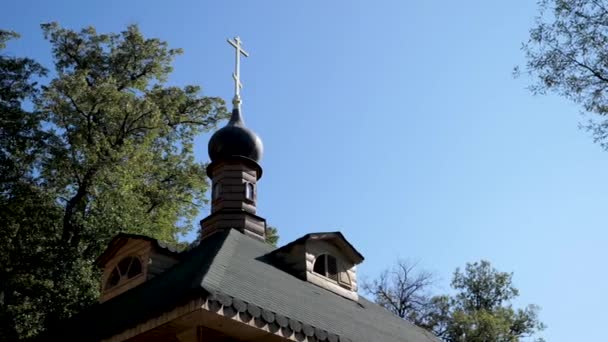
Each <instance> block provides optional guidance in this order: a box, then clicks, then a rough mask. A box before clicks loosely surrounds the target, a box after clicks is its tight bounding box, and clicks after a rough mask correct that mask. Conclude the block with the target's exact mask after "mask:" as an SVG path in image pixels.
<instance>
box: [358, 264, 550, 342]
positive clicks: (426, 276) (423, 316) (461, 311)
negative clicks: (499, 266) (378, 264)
mask: <svg viewBox="0 0 608 342" xmlns="http://www.w3.org/2000/svg"><path fill="white" fill-rule="evenodd" d="M512 276H513V275H512V274H511V273H505V272H499V271H497V270H496V269H494V268H493V267H492V266H491V264H490V263H489V262H487V261H481V262H475V263H470V264H467V265H466V267H465V270H464V271H461V270H460V269H457V270H456V271H455V272H454V277H453V279H452V283H451V285H452V288H453V289H454V294H453V295H440V296H431V295H430V294H429V290H430V287H431V286H432V285H433V279H434V278H433V277H432V275H431V274H430V273H429V272H427V271H423V270H422V271H421V270H416V268H415V265H414V264H412V263H407V262H403V261H399V262H398V263H397V265H396V266H395V267H393V268H391V269H389V270H387V271H385V272H383V273H382V274H381V276H380V277H379V278H378V279H377V280H375V281H373V282H364V283H363V289H364V291H366V292H367V293H368V294H371V295H372V296H373V297H374V299H375V301H376V303H378V304H380V305H382V306H383V307H385V308H386V309H387V310H389V311H391V312H393V313H394V314H396V315H397V316H399V317H401V318H403V319H405V320H408V321H410V322H412V323H413V324H416V325H418V326H420V327H422V328H425V329H427V330H430V331H432V332H434V333H435V334H436V335H437V336H438V337H440V338H441V339H443V340H444V341H446V342H517V341H522V340H523V339H525V338H529V337H533V336H534V335H535V334H536V333H538V332H540V331H542V330H543V329H544V325H543V324H542V323H541V322H540V321H539V319H538V310H539V308H538V307H537V306H535V305H528V306H527V307H525V308H523V309H515V308H513V307H512V305H511V301H512V300H513V299H514V298H516V297H517V296H518V295H519V291H518V290H517V288H515V287H514V286H513V284H512ZM538 341H542V339H538Z"/></svg>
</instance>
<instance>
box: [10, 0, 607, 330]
mask: <svg viewBox="0 0 608 342" xmlns="http://www.w3.org/2000/svg"><path fill="white" fill-rule="evenodd" d="M85 3H86V4H87V5H84V4H85ZM2 7H3V11H1V12H0V22H1V23H2V24H1V26H0V27H2V28H4V29H12V30H16V31H18V32H20V33H21V34H22V36H23V37H22V39H21V40H20V41H18V42H16V43H13V44H11V45H10V46H9V50H8V51H9V52H10V53H12V54H16V55H22V54H27V55H30V56H33V57H36V58H37V59H38V60H40V61H42V62H43V63H45V64H46V65H48V66H50V64H49V62H50V51H49V45H48V44H47V43H46V42H45V41H44V40H43V39H42V34H41V32H40V29H39V24H40V23H42V22H47V21H58V22H59V23H60V24H61V25H63V26H66V27H69V28H75V29H78V28H81V27H83V26H85V25H93V26H95V27H96V28H97V29H98V30H99V31H102V32H103V31H105V32H110V31H112V32H115V31H120V30H122V29H124V28H125V26H126V25H128V24H138V25H140V27H141V29H142V31H143V32H144V33H145V35H147V36H153V37H159V38H161V39H163V40H167V41H168V42H169V43H170V45H171V46H172V47H181V48H184V50H185V54H184V55H183V56H181V57H179V58H178V59H177V60H176V62H175V72H174V73H173V76H172V78H171V80H170V82H171V83H173V84H179V85H185V84H199V85H202V86H203V88H204V91H205V93H206V94H208V95H213V96H222V97H223V98H225V99H227V100H229V99H230V98H231V96H232V89H233V86H232V83H231V82H232V79H231V72H232V68H233V50H232V49H231V48H230V47H229V46H228V44H227V43H226V38H228V37H232V36H234V35H237V34H238V35H240V36H241V38H242V40H243V41H244V45H245V47H246V49H247V50H248V51H249V53H250V55H251V57H250V58H248V59H246V60H245V61H243V64H242V78H243V83H244V88H243V91H242V95H243V100H244V104H243V111H244V115H245V119H246V122H247V124H248V125H249V127H251V128H253V129H254V130H255V131H257V132H258V133H259V134H260V136H261V137H262V139H263V141H264V144H265V156H264V158H263V160H262V167H263V168H264V177H263V178H262V180H261V182H260V184H259V194H258V198H259V214H260V215H262V216H264V217H266V218H267V220H268V221H269V223H270V224H272V225H275V226H277V227H279V229H280V234H281V243H286V242H289V241H291V240H293V239H295V238H297V237H299V236H301V235H303V234H306V233H308V232H313V231H326V230H341V231H342V232H344V234H345V235H346V236H347V238H349V239H350V241H351V242H352V243H353V244H354V245H355V246H356V247H357V248H358V249H359V250H360V251H361V252H362V254H363V255H364V256H365V257H366V260H365V262H364V263H363V264H362V265H361V266H360V267H359V272H360V274H361V275H363V276H367V277H369V278H372V277H374V276H375V275H376V274H377V273H378V272H380V270H382V269H383V268H385V267H387V266H389V265H390V264H391V263H393V262H394V261H395V260H396V259H397V258H398V257H401V258H409V259H411V260H416V261H419V263H420V265H421V266H423V267H425V268H427V269H429V270H432V271H435V272H436V273H437V274H438V275H439V276H440V277H441V278H442V280H441V282H440V284H439V286H438V288H437V291H438V292H442V291H447V290H448V288H449V280H450V277H451V274H452V272H453V271H454V269H455V268H456V267H459V266H460V267H462V266H464V264H465V263H466V262H472V261H476V260H479V259H487V260H490V261H491V262H492V263H493V264H494V265H495V266H496V267H497V268H499V269H500V270H503V271H512V272H514V281H515V284H516V286H518V287H519V288H520V290H521V297H520V300H518V302H517V303H518V304H526V303H535V304H538V305H540V306H541V307H542V311H541V319H542V320H543V321H544V322H545V323H546V324H547V325H548V329H547V330H546V331H545V332H544V333H543V336H544V337H545V338H546V339H547V340H548V341H564V342H570V341H591V340H594V341H598V340H602V338H603V337H604V335H605V334H604V333H603V332H601V331H600V330H599V329H597V327H601V326H602V325H603V323H604V322H603V319H602V318H604V317H605V307H606V306H607V305H608V300H607V299H606V296H605V292H606V290H607V289H608V287H607V285H606V283H607V282H608V276H607V275H606V272H603V271H604V270H605V269H606V266H605V261H606V260H608V249H606V247H605V245H606V242H608V233H607V232H606V229H605V226H606V221H605V212H606V210H605V203H606V202H605V200H606V194H608V184H607V183H606V182H604V181H603V177H604V176H605V174H606V170H607V169H608V160H607V158H606V157H607V156H608V154H607V152H604V151H602V149H601V148H600V147H599V146H598V145H596V144H593V142H592V139H591V138H590V137H589V134H588V133H586V132H585V131H582V130H579V129H578V128H577V125H578V123H579V122H581V121H584V120H585V119H584V117H582V116H580V115H579V109H578V108H577V107H576V106H574V105H572V104H571V103H569V102H567V101H565V100H563V99H561V98H558V97H556V96H544V97H535V96H532V95H531V94H530V93H529V92H528V91H527V90H526V89H525V87H526V86H527V85H528V84H529V83H530V80H529V79H528V78H527V77H521V78H519V79H514V78H513V77H512V76H511V71H512V68H513V67H514V66H515V65H518V64H521V63H522V62H523V54H522V52H521V51H520V46H521V42H522V41H524V40H526V38H527V30H528V28H529V27H530V26H531V25H532V23H533V20H534V16H535V15H536V10H537V9H536V5H535V2H534V1H529V0H511V1H487V0H486V1H482V0H479V1H459V2H455V1H431V0H427V1H353V0H351V1H301V2H294V1H290V2H288V1H256V2H254V1H221V2H220V1H213V2H212V1H194V0H192V1H87V2H83V1H75V0H74V1H52V2H51V1H28V0H22V1H11V2H7V3H5V4H4V5H3V6H2ZM208 138H209V136H208V135H205V136H201V137H200V138H199V139H198V140H197V157H198V158H199V160H202V161H205V160H207V159H208V157H207V153H206V144H207V140H208ZM602 213H604V214H602ZM206 214H207V212H206V211H205V212H202V213H201V218H202V217H204V216H205V215H206ZM594 327H595V328H596V330H594Z"/></svg>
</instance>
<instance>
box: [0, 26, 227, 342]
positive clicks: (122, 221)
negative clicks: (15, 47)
mask: <svg viewBox="0 0 608 342" xmlns="http://www.w3.org/2000/svg"><path fill="white" fill-rule="evenodd" d="M42 29H43V32H44V35H45V37H46V38H47V40H48V41H49V42H50V44H51V47H52V53H53V57H54V61H55V70H56V76H55V77H54V78H53V79H51V80H49V82H48V84H46V85H45V86H42V87H40V86H38V85H37V83H36V82H35V81H34V80H35V79H37V78H39V77H41V76H44V75H45V69H44V68H42V67H41V66H40V65H39V64H37V63H36V62H34V61H33V60H30V59H27V58H17V57H10V56H5V55H0V114H1V119H0V120H2V122H1V125H0V180H1V181H2V183H1V184H0V187H1V190H2V191H1V192H0V222H2V237H1V238H0V265H1V266H0V267H1V269H0V341H1V340H6V341H9V340H10V341H14V340H17V339H24V338H27V337H31V336H33V335H35V334H36V333H38V332H39V331H41V330H42V329H44V327H45V326H50V325H53V324H54V323H55V322H56V321H57V320H60V319H63V318H65V317H67V316H69V315H71V314H72V313H74V312H75V311H78V310H81V309H82V308H83V307H85V306H87V305H89V304H90V303H92V302H93V301H94V300H95V299H96V297H97V291H98V289H97V288H98V284H99V283H98V277H99V274H97V270H95V269H94V267H93V266H92V261H93V260H94V258H95V257H96V256H97V255H98V254H99V253H100V252H101V251H102V249H103V247H104V246H105V244H106V243H107V242H108V240H109V239H110V238H111V237H112V236H113V235H115V234H116V233H117V232H119V231H124V232H129V233H139V234H145V235H149V236H153V237H156V238H159V239H161V240H164V241H167V242H170V243H177V240H178V238H179V236H180V234H183V233H185V232H187V231H188V230H189V229H190V228H191V227H192V220H193V218H194V217H195V215H196V214H197V212H198V208H199V207H200V205H201V204H203V203H205V199H204V193H205V191H206V190H207V187H208V185H207V180H206V177H205V172H204V165H201V164H199V163H197V162H195V161H194V156H193V139H194V137H195V136H196V135H198V134H200V133H201V132H204V131H208V130H210V129H212V128H213V127H214V126H215V124H216V123H217V122H218V120H221V119H224V118H226V117H227V112H226V109H225V107H224V102H223V101H222V100H221V99H219V98H214V97H205V96H201V95H200V88H199V87H197V86H185V87H182V88H180V87H175V86H167V85H166V84H165V82H166V80H167V78H168V76H169V74H170V72H171V70H172V69H171V63H172V61H173V58H174V57H175V56H176V55H178V54H179V53H181V51H180V50H179V49H170V48H168V45H167V43H166V42H163V41H160V40H158V39H147V38H144V37H143V35H142V34H141V33H140V32H139V30H138V29H137V27H136V26H129V27H128V28H127V29H126V30H125V31H123V32H121V33H119V34H98V33H97V32H96V31H95V29H93V28H91V27H89V28H85V29H83V30H81V31H79V32H76V31H72V30H68V29H64V28H62V27H60V26H59V25H57V24H55V23H50V24H44V25H42ZM16 36H17V35H16V34H14V33H12V32H8V31H0V49H1V48H3V47H4V46H5V43H6V42H7V41H8V40H9V39H11V38H15V37H16ZM27 103H33V104H34V109H33V110H31V111H28V110H25V109H24V108H25V107H26V104H27Z"/></svg>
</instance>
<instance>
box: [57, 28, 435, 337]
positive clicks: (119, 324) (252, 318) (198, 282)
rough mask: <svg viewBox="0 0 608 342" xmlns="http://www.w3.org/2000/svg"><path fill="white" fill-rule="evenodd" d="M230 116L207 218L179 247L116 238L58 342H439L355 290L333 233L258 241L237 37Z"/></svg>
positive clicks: (350, 251)
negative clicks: (93, 291)
mask: <svg viewBox="0 0 608 342" xmlns="http://www.w3.org/2000/svg"><path fill="white" fill-rule="evenodd" d="M229 42H230V43H231V44H232V45H233V46H234V47H235V48H236V59H237V63H236V72H235V73H234V75H233V76H234V79H235V93H236V94H235V98H234V100H233V105H234V108H233V111H232V117H231V118H230V121H229V122H228V124H227V125H226V126H225V127H223V128H221V129H219V130H218V131H217V132H215V134H214V135H213V136H212V137H211V139H210V141H209V146H208V148H209V157H210V159H211V163H210V164H209V166H208V168H207V174H208V176H209V178H210V179H211V182H212V195H211V198H212V201H211V203H212V205H211V213H210V215H209V216H207V217H206V218H205V219H203V220H202V221H201V234H200V238H199V240H198V241H197V244H195V246H193V247H191V248H190V249H188V250H186V251H182V252H178V251H177V250H175V249H172V248H171V247H169V246H167V245H165V244H163V243H162V242H160V241H157V240H155V239H153V238H150V237H146V236H138V235H129V234H120V235H118V236H116V237H115V238H114V239H113V240H112V241H111V242H110V243H109V245H108V247H107V249H106V250H105V252H104V253H103V254H102V255H100V256H99V258H98V259H97V264H98V266H99V267H101V268H102V270H103V277H102V284H101V289H102V291H101V296H100V298H99V303H98V304H96V305H94V306H92V307H91V308H90V309H88V310H87V311H85V312H82V313H80V314H78V315H76V316H75V317H73V318H71V319H69V320H68V321H66V322H64V324H63V325H62V326H58V327H56V329H55V330H54V331H52V332H51V334H50V335H52V336H47V337H48V338H49V339H50V338H52V339H53V340H55V339H56V340H60V341H66V340H67V341H108V342H109V341H112V342H119V341H170V342H178V341H179V342H197V341H269V342H271V341H309V342H313V341H314V342H316V341H329V342H338V341H340V342H343V341H346V342H380V341H384V342H399V341H400V342H437V341H439V340H438V339H437V338H436V337H435V336H434V335H433V334H431V333H430V332H428V331H426V330H424V329H421V328H419V327H416V326H414V325H412V324H410V323H408V322H406V321H404V320H402V319H400V318H398V317H396V316H394V315H393V314H392V313H390V312H389V311H387V310H385V309H384V308H382V307H380V306H379V305H377V304H375V303H372V302H370V301H368V300H367V299H365V298H363V297H362V296H359V295H358V293H357V265H358V264H360V263H361V262H363V260H364V258H363V256H362V255H361V254H360V253H359V252H358V251H357V249H356V248H355V247H354V246H352V245H351V244H350V243H349V242H348V240H347V239H346V238H345V237H344V236H343V235H342V234H341V233H340V232H314V233H310V234H307V235H305V236H302V237H301V238H299V239H297V240H295V241H292V242H290V243H288V244H286V245H284V246H282V247H279V248H275V247H273V246H271V245H269V244H267V243H265V231H266V220H265V219H264V218H262V217H260V216H258V214H257V213H256V204H257V181H258V180H259V179H260V178H261V177H262V168H261V166H260V164H259V162H260V159H261V156H262V142H261V140H260V138H259V137H258V136H257V135H256V134H255V133H254V132H253V131H251V130H250V129H248V128H247V127H246V126H245V123H244V121H243V117H242V113H241V99H240V95H239V91H240V88H241V85H240V81H239V58H240V55H241V54H243V55H245V56H246V53H245V52H244V51H243V50H242V48H241V45H240V41H239V40H238V38H236V39H235V40H231V41H229Z"/></svg>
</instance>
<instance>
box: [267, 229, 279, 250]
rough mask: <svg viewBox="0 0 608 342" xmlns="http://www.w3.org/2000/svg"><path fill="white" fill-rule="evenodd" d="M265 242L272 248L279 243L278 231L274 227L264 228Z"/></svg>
mask: <svg viewBox="0 0 608 342" xmlns="http://www.w3.org/2000/svg"><path fill="white" fill-rule="evenodd" d="M266 242H267V243H268V244H270V245H272V246H274V247H276V246H277V243H278V242H279V231H278V230H277V228H276V227H273V226H268V227H267V228H266Z"/></svg>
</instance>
